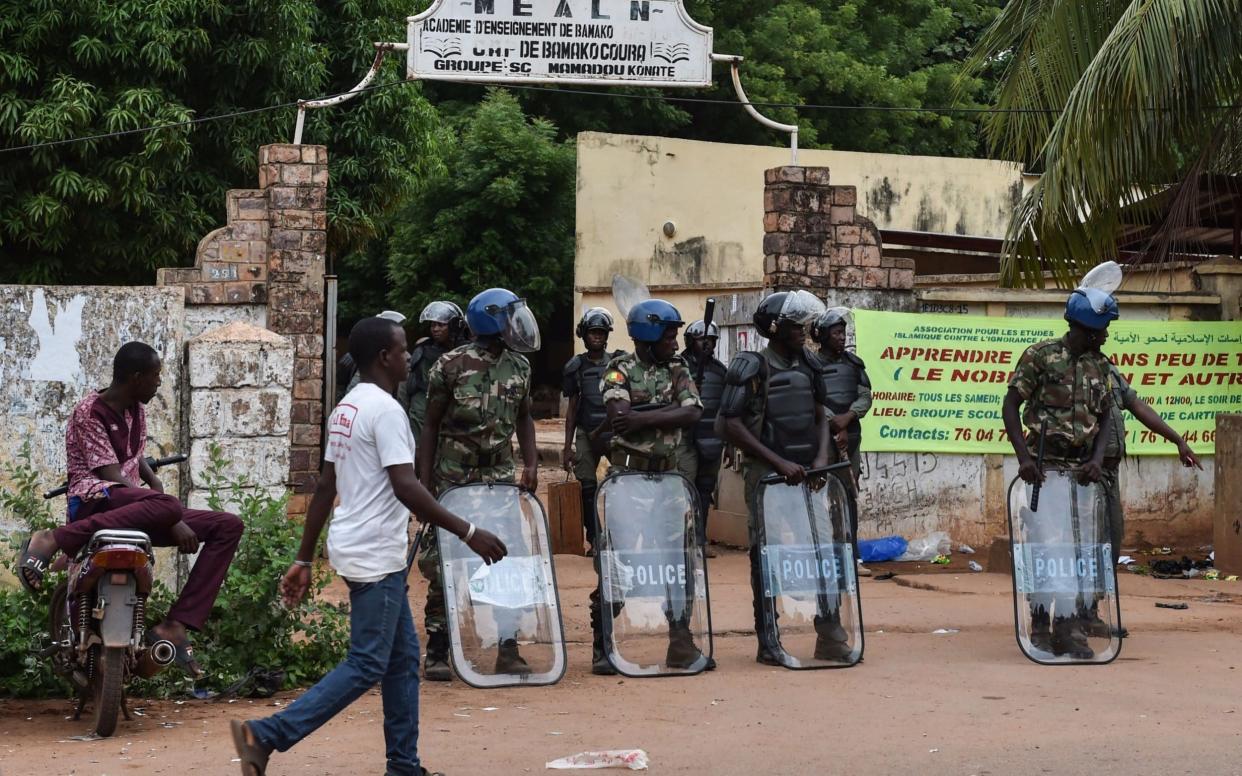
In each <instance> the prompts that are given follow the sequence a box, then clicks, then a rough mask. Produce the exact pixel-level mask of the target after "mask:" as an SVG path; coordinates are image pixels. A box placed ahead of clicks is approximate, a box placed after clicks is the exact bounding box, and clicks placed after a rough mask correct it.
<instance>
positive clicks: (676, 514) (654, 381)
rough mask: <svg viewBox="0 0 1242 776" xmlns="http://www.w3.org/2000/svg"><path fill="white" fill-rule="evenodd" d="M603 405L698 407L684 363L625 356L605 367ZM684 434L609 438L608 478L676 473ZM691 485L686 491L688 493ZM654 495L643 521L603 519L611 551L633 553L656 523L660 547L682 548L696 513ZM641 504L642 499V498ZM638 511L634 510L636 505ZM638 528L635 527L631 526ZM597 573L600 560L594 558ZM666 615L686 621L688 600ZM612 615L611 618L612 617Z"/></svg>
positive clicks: (594, 600)
mask: <svg viewBox="0 0 1242 776" xmlns="http://www.w3.org/2000/svg"><path fill="white" fill-rule="evenodd" d="M600 387H601V389H602V391H603V394H604V402H605V403H608V402H613V401H625V402H629V403H630V405H631V406H639V405H643V404H656V405H661V406H675V407H700V408H701V407H702V406H703V404H702V402H701V401H700V400H699V392H698V389H696V388H695V386H694V380H693V379H692V377H691V375H690V370H689V369H688V368H687V367H686V363H685V362H684V361H683V360H682V359H681V358H680V357H678V356H674V357H673V358H672V360H671V361H669V362H668V363H667V364H648V363H645V362H644V361H642V360H641V359H640V358H639V357H638V356H637V355H635V354H633V353H625V354H622V355H620V356H618V357H616V358H614V359H613V360H612V361H610V362H608V368H607V369H605V370H604V376H603V378H602V379H601V381H600ZM683 431H685V430H684V429H680V428H671V429H669V428H645V429H642V430H639V431H635V432H631V433H629V434H613V436H612V439H611V440H610V441H609V452H608V458H609V461H610V462H611V464H612V466H611V467H610V469H609V474H610V475H611V474H613V473H616V472H626V471H646V472H671V473H673V474H674V475H675V474H676V471H675V470H676V467H677V450H678V447H679V445H680V443H681V437H682V434H683ZM692 487H693V486H691V488H692ZM656 498H657V496H656V495H655V492H653V494H652V496H651V500H650V503H648V504H642V505H641V507H640V508H639V509H638V510H637V511H641V512H643V513H645V514H646V515H647V516H648V522H646V523H644V522H642V521H632V520H626V519H624V518H622V519H617V516H616V515H612V516H609V515H607V514H605V515H604V520H605V522H606V525H607V528H608V536H609V538H610V540H611V542H612V546H613V547H616V548H634V547H637V546H638V544H639V541H638V539H639V537H640V536H641V535H642V534H643V533H644V532H645V530H649V528H650V527H652V526H651V523H653V522H655V523H657V525H658V527H656V529H655V530H656V531H657V532H658V533H662V534H664V536H663V537H661V538H662V539H663V541H664V542H665V543H670V544H671V543H684V546H691V545H690V543H689V542H687V541H686V538H687V537H688V536H692V535H693V532H694V522H695V510H694V508H693V505H692V504H690V503H687V502H686V501H685V500H684V499H680V498H679V499H677V500H676V501H674V502H672V503H656V501H655V499H656ZM644 501H646V499H644ZM635 506H639V505H635ZM635 523H637V524H635ZM595 562H596V571H598V570H599V569H598V564H599V556H598V555H597V556H596V560H595ZM599 596H600V593H599V587H598V586H597V587H596V589H595V590H593V591H591V595H590V609H591V620H592V626H593V627H592V629H593V630H594V631H595V632H596V633H598V632H599V630H598V625H599V616H600V615H599V610H600V603H599V601H600V598H599ZM670 603H671V604H672V607H671V608H670V609H669V611H667V612H666V614H667V615H668V616H669V617H670V618H673V619H675V618H684V617H688V616H689V607H690V606H691V601H690V598H687V599H686V600H684V601H676V600H674V601H672V602H670ZM616 614H617V613H616V612H614V613H613V616H616Z"/></svg>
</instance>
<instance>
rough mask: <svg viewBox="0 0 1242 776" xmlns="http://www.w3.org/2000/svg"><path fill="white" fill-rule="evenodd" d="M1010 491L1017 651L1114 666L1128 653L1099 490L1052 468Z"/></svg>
mask: <svg viewBox="0 0 1242 776" xmlns="http://www.w3.org/2000/svg"><path fill="white" fill-rule="evenodd" d="M1045 474H1046V479H1045V480H1044V482H1043V483H1042V484H1041V485H1040V486H1039V490H1038V496H1037V498H1036V499H1035V504H1034V506H1035V509H1033V510H1032V509H1031V506H1032V496H1033V495H1035V493H1034V488H1033V486H1030V485H1028V484H1026V483H1025V482H1022V481H1021V480H1019V479H1016V478H1015V479H1014V481H1013V482H1012V483H1011V484H1010V486H1009V540H1010V545H1011V548H1012V551H1013V599H1014V618H1015V624H1016V630H1017V637H1018V646H1019V647H1020V648H1021V649H1022V652H1023V654H1025V655H1026V656H1027V657H1028V658H1030V659H1031V660H1033V661H1035V662H1036V663H1044V664H1048V665H1062V664H1081V663H1110V662H1112V661H1113V660H1114V659H1115V658H1116V657H1117V655H1118V653H1120V651H1121V638H1120V635H1119V631H1120V628H1121V608H1120V604H1119V601H1118V598H1117V579H1116V576H1115V573H1114V569H1113V558H1112V553H1113V550H1112V545H1111V544H1110V542H1109V531H1108V524H1107V513H1106V510H1105V505H1104V497H1103V493H1102V492H1101V489H1100V486H1099V485H1096V484H1087V485H1083V484H1080V483H1079V482H1078V480H1077V472H1075V471H1070V470H1064V469H1050V470H1048V471H1047V472H1045Z"/></svg>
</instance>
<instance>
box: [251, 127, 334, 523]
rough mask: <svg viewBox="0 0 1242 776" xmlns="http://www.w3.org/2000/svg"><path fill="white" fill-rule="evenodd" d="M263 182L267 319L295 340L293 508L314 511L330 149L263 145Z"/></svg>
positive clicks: (291, 456)
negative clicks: (311, 503)
mask: <svg viewBox="0 0 1242 776" xmlns="http://www.w3.org/2000/svg"><path fill="white" fill-rule="evenodd" d="M259 188H261V189H262V190H263V191H264V192H265V193H266V194H267V203H268V224H269V225H270V233H269V246H270V252H269V253H268V294H267V326H268V329H270V330H271V331H273V332H276V333H277V334H282V335H284V336H286V337H288V338H289V340H290V341H291V342H292V343H293V405H292V423H291V430H290V443H291V445H292V446H291V449H290V453H289V484H290V485H291V486H292V487H293V491H294V495H293V496H292V498H291V500H290V511H291V512H294V513H298V514H301V513H303V512H305V511H306V507H307V505H308V504H309V501H310V494H311V492H313V491H314V489H315V484H316V482H317V478H318V473H319V454H320V448H319V445H320V437H321V434H322V432H323V389H324V382H323V374H324V372H323V369H324V364H323V354H324V340H323V332H324V283H323V278H324V271H325V264H326V255H327V242H328V232H327V228H328V213H327V199H328V149H327V148H326V147H325V146H296V145H269V146H264V147H263V148H261V149H259Z"/></svg>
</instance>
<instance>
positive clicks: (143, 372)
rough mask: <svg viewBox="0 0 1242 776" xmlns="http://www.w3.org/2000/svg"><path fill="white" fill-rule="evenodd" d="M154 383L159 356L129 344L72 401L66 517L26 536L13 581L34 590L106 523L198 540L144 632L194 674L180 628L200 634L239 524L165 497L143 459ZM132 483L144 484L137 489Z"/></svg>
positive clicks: (162, 543)
mask: <svg viewBox="0 0 1242 776" xmlns="http://www.w3.org/2000/svg"><path fill="white" fill-rule="evenodd" d="M159 387H160V357H159V354H158V353H156V352H155V350H154V349H153V348H152V347H151V346H150V345H146V344H144V343H141V342H128V343H126V344H124V345H122V346H121V349H120V350H118V351H117V353H116V356H115V357H114V358H113V361H112V384H111V385H109V386H108V387H107V388H105V389H103V390H102V391H91V392H90V394H88V395H87V397H86V398H85V399H83V400H82V401H80V402H79V403H78V405H77V406H76V407H74V409H73V415H72V416H71V417H70V419H69V425H68V428H67V429H66V430H65V453H66V458H67V461H68V469H69V510H68V518H69V519H68V522H66V523H65V525H63V526H61V527H59V528H56V529H48V530H44V531H36V532H35V533H34V534H32V535H31V536H30V538H28V539H27V540H26V541H25V543H24V544H23V545H22V551H21V559H20V561H19V563H20V565H19V566H18V569H17V577H18V579H19V580H20V581H21V583H22V585H23V586H24V587H25V588H26V589H27V590H29V591H31V592H35V591H37V590H39V589H40V587H41V586H42V584H43V576H44V574H45V573H46V572H47V569H48V564H49V562H50V561H51V560H52V558H53V557H54V556H55V555H56V553H57V551H62V552H64V553H65V555H67V556H69V557H70V558H72V557H73V556H74V555H76V554H77V553H78V551H79V550H80V549H82V547H83V546H84V545H85V544H86V543H87V542H88V541H90V538H91V536H93V535H94V534H95V532H96V531H102V530H107V529H112V530H118V529H119V530H131V531H142V532H144V533H146V534H147V535H148V536H149V537H150V538H151V542H152V543H153V544H155V545H156V546H159V547H177V548H178V549H180V550H181V552H183V553H186V554H193V553H195V552H198V550H199V546H200V544H201V545H202V552H199V555H198V558H197V559H196V560H195V562H194V567H193V569H192V570H191V571H190V577H189V579H188V580H186V583H185V587H184V588H183V589H182V591H181V595H180V597H178V599H177V601H176V603H174V604H173V605H172V608H170V609H169V610H168V616H167V617H166V618H165V619H164V621H163V622H161V623H160V624H159V625H156V626H155V627H154V628H151V629H150V630H149V631H148V638H150V639H152V640H158V639H167V640H168V641H170V642H172V643H173V645H174V646H176V648H177V658H176V663H177V665H178V666H180V667H181V668H182V670H184V671H185V672H186V673H187V674H190V675H191V676H193V677H198V676H200V675H201V674H202V668H201V667H200V666H199V664H198V662H197V661H196V660H195V659H194V652H193V650H192V649H191V647H190V640H189V636H188V634H187V632H186V631H187V629H188V630H199V629H200V628H202V626H203V623H204V622H205V621H206V620H207V615H208V613H210V612H211V607H212V605H213V604H214V603H215V600H216V594H217V593H218V592H219V591H220V586H221V585H222V584H223V583H224V578H225V576H226V575H227V574H228V570H229V563H231V562H232V560H233V554H234V553H235V552H236V551H237V544H238V542H240V541H241V535H242V529H243V527H244V526H243V524H242V521H241V520H240V519H239V518H238V517H237V516H236V515H231V514H228V513H226V512H208V511H204V510H199V509H186V508H185V506H184V505H182V503H181V502H180V501H178V500H177V499H176V498H174V497H173V496H169V495H167V494H166V493H164V486H163V484H162V483H161V482H160V479H159V477H156V476H155V472H153V471H151V467H149V466H148V465H147V462H146V459H145V457H144V456H143V450H144V448H145V447H146V441H147V421H146V411H145V407H144V405H146V404H147V402H149V401H151V399H152V398H153V397H154V396H155V393H156V391H158V390H159ZM139 480H141V481H142V482H144V483H146V485H147V486H148V487H146V488H144V487H141V485H140V484H139Z"/></svg>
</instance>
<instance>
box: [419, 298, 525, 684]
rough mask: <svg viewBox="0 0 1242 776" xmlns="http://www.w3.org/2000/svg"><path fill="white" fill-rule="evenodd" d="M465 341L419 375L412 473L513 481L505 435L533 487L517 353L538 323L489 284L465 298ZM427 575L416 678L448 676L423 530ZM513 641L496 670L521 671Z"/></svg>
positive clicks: (440, 603) (428, 478) (431, 549)
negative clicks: (422, 415) (421, 385)
mask: <svg viewBox="0 0 1242 776" xmlns="http://www.w3.org/2000/svg"><path fill="white" fill-rule="evenodd" d="M466 322H467V323H468V324H469V326H470V330H471V331H472V332H473V333H474V340H473V341H472V342H470V343H469V344H466V345H463V346H461V347H459V348H456V349H454V350H451V351H449V352H448V353H446V354H444V356H442V357H441V358H440V359H439V360H438V361H436V362H435V364H434V365H432V367H431V369H430V370H429V371H428V373H427V417H426V421H425V424H424V426H423V433H422V438H421V439H420V447H421V448H422V451H421V452H420V453H419V454H418V470H419V471H418V474H419V479H420V480H422V482H423V484H424V486H425V487H426V488H427V489H428V490H430V491H431V492H432V493H440V492H441V491H443V490H444V489H445V488H448V487H452V486H453V485H464V484H467V483H473V482H513V481H514V478H515V465H514V460H513V438H514V436H516V437H517V441H518V448H519V450H520V452H521V456H522V470H521V474H520V475H519V476H518V477H517V481H518V483H519V484H520V485H521V486H522V487H524V488H526V489H528V490H531V491H533V490H535V488H536V487H537V485H538V472H539V468H538V463H539V452H538V449H537V447H536V444H535V421H534V419H533V418H532V416H531V414H530V362H529V361H527V360H526V357H525V356H523V355H522V353H530V352H533V351H535V350H538V349H539V327H538V325H537V324H536V323H535V318H534V315H533V314H532V313H531V311H530V309H529V308H528V307H526V303H525V301H523V300H522V299H520V298H518V296H517V295H516V294H514V293H513V292H512V291H508V290H506V289H503V288H491V289H488V290H486V291H483V292H482V293H480V294H478V295H477V296H475V297H474V299H472V300H470V304H469V305H468V306H467V308H466ZM418 567H419V570H420V571H421V572H422V573H423V576H424V577H426V578H427V580H428V581H429V583H430V584H429V586H428V590H427V604H426V608H425V610H424V611H425V616H426V628H427V655H426V659H425V661H424V663H423V676H424V677H425V678H427V679H431V680H434V681H447V680H448V679H449V678H450V676H451V675H450V673H449V667H448V646H449V638H448V633H447V631H446V627H447V624H446V620H445V612H444V606H445V602H444V584H443V579H442V577H441V570H440V548H439V544H438V542H437V540H436V534H435V532H428V533H427V539H425V540H424V543H423V552H422V555H421V556H420V558H419V562H418ZM529 670H530V669H529V668H528V667H527V666H526V661H525V660H523V659H522V657H521V655H519V654H518V648H517V642H516V640H514V639H507V640H502V641H501V643H500V647H499V651H498V654H497V657H496V673H507V674H520V673H528V672H529Z"/></svg>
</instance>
